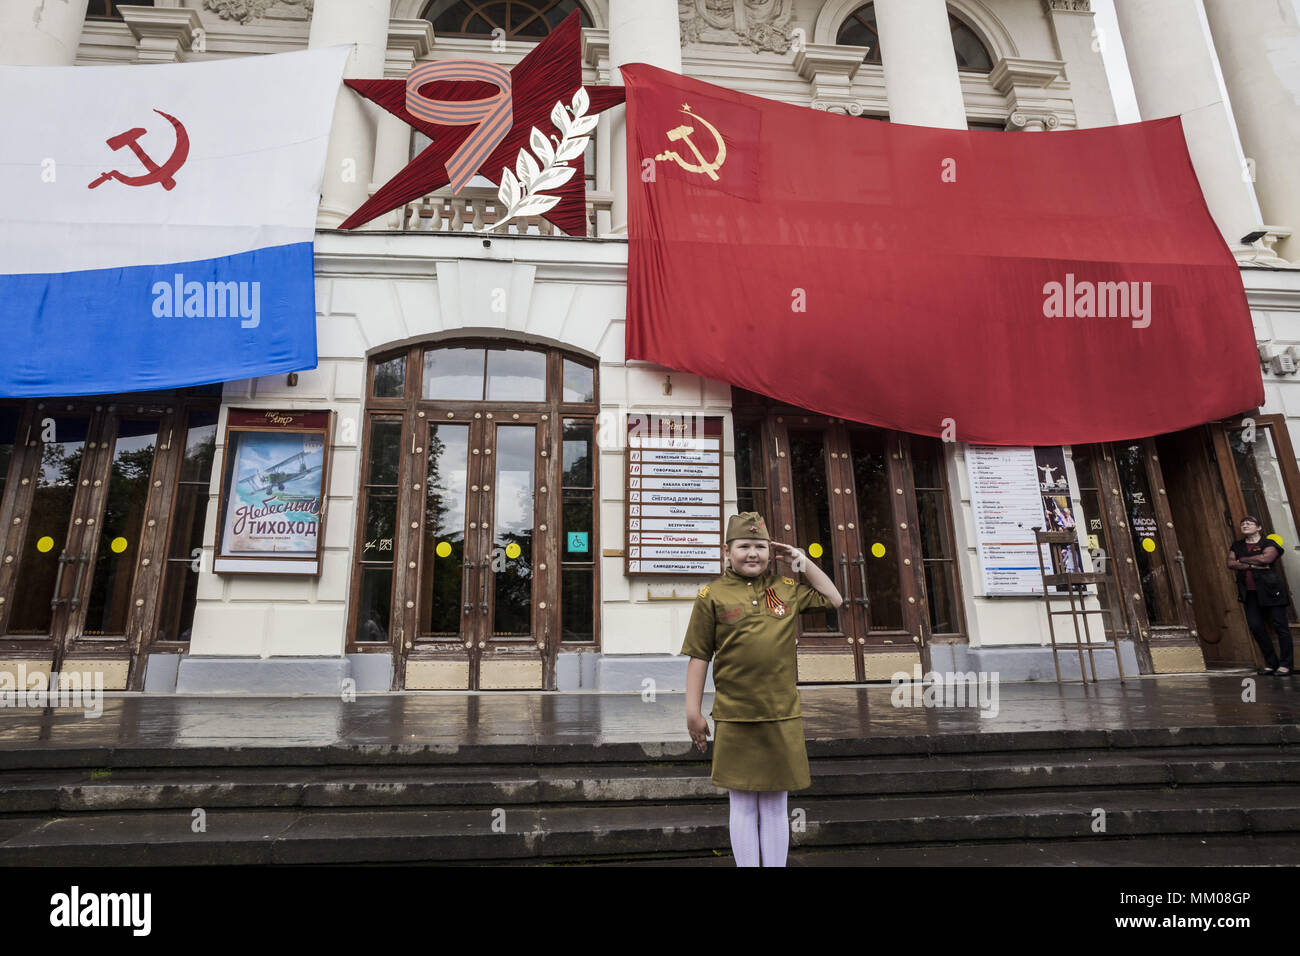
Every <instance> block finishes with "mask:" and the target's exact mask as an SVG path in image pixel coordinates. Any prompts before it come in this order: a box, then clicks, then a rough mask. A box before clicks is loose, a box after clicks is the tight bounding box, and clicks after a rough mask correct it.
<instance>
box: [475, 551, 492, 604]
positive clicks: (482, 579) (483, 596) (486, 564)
mask: <svg viewBox="0 0 1300 956" xmlns="http://www.w3.org/2000/svg"><path fill="white" fill-rule="evenodd" d="M491 566H492V559H491V558H489V557H487V556H484V558H483V572H482V574H480V576H479V585H480V586H481V590H480V591H479V605H478V606H479V608H480V610H482V611H483V613H484V614H486V613H487V612H488V603H487V572H488V568H490V567H491Z"/></svg>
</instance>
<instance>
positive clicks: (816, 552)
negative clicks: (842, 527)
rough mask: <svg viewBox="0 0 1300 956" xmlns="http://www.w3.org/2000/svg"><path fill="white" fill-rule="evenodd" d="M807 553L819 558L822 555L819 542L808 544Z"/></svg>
mask: <svg viewBox="0 0 1300 956" xmlns="http://www.w3.org/2000/svg"><path fill="white" fill-rule="evenodd" d="M808 553H809V554H810V555H812V556H813V557H814V558H820V557H821V556H822V546H821V545H820V544H815V543H814V544H810V545H808Z"/></svg>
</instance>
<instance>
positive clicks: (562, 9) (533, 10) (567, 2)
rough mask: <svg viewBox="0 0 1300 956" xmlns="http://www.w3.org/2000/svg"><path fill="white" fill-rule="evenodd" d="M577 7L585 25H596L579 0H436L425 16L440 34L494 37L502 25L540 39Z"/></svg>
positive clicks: (520, 36)
mask: <svg viewBox="0 0 1300 956" xmlns="http://www.w3.org/2000/svg"><path fill="white" fill-rule="evenodd" d="M574 10H577V11H578V19H579V21H580V22H581V24H582V26H584V27H590V26H591V25H592V24H591V17H589V16H588V15H587V11H586V10H584V9H583V7H582V5H581V4H580V3H578V2H577V0H433V2H432V3H430V4H429V5H428V6H426V7H425V8H424V13H422V14H421V16H422V17H424V19H426V20H428V21H429V22H430V23H432V24H433V32H434V33H435V34H437V35H438V36H475V37H490V36H492V31H493V30H498V29H499V30H502V31H504V34H505V36H506V38H508V39H511V40H540V39H542V38H543V37H545V36H546V35H547V34H549V33H550V32H551V31H552V30H553V29H555V28H556V27H557V26H559V25H560V23H561V22H562V21H563V20H564V18H565V17H567V16H568V15H569V14H571V13H572V12H573V11H574ZM498 35H499V34H498Z"/></svg>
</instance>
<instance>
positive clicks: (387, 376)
mask: <svg viewBox="0 0 1300 956" xmlns="http://www.w3.org/2000/svg"><path fill="white" fill-rule="evenodd" d="M372 394H373V395H374V396H375V398H401V397H402V396H403V395H405V394H406V356H405V355H399V356H398V357H397V358H392V359H389V360H388V361H387V362H380V363H379V364H378V365H376V366H375V382H374V389H373V392H372Z"/></svg>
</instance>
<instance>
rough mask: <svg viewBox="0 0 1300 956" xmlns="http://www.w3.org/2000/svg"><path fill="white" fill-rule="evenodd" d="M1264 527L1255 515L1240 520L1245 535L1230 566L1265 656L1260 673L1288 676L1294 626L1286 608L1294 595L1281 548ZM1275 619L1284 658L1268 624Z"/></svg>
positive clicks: (1236, 543) (1230, 555) (1231, 553)
mask: <svg viewBox="0 0 1300 956" xmlns="http://www.w3.org/2000/svg"><path fill="white" fill-rule="evenodd" d="M1261 531H1262V526H1261V525H1260V523H1259V519H1258V518H1256V517H1255V516H1254V515H1246V516H1245V517H1243V518H1242V519H1241V534H1242V537H1241V538H1239V539H1237V540H1236V541H1234V542H1233V543H1232V547H1231V548H1230V549H1229V551H1228V567H1230V568H1232V569H1233V570H1234V571H1236V572H1237V600H1238V601H1240V602H1241V603H1242V604H1244V605H1245V608H1246V623H1247V624H1248V625H1249V626H1250V633H1251V634H1252V635H1253V636H1254V638H1255V643H1256V644H1258V645H1259V649H1260V651H1261V652H1262V653H1263V655H1264V663H1265V665H1266V666H1265V667H1263V668H1262V669H1261V670H1260V673H1261V674H1277V675H1278V676H1281V677H1285V676H1287V675H1289V674H1290V673H1291V672H1292V671H1293V670H1294V668H1295V664H1294V661H1293V659H1292V650H1291V626H1290V624H1289V623H1288V622H1287V616H1286V608H1287V605H1288V604H1290V603H1291V598H1290V596H1289V595H1288V594H1287V592H1286V584H1285V583H1284V582H1283V581H1282V575H1281V574H1280V573H1279V570H1280V568H1281V564H1280V562H1281V560H1282V549H1281V548H1280V547H1278V546H1277V545H1276V544H1274V543H1273V542H1272V541H1271V540H1269V539H1268V538H1265V537H1263V536H1262V535H1261ZM1266 619H1267V620H1268V621H1270V622H1272V625H1273V631H1274V632H1275V633H1276V634H1277V643H1278V647H1279V648H1280V649H1281V652H1282V655H1281V660H1279V659H1278V655H1277V654H1275V653H1274V652H1273V640H1272V638H1271V637H1270V636H1269V633H1268V630H1267V628H1266V626H1265V620H1266Z"/></svg>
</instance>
